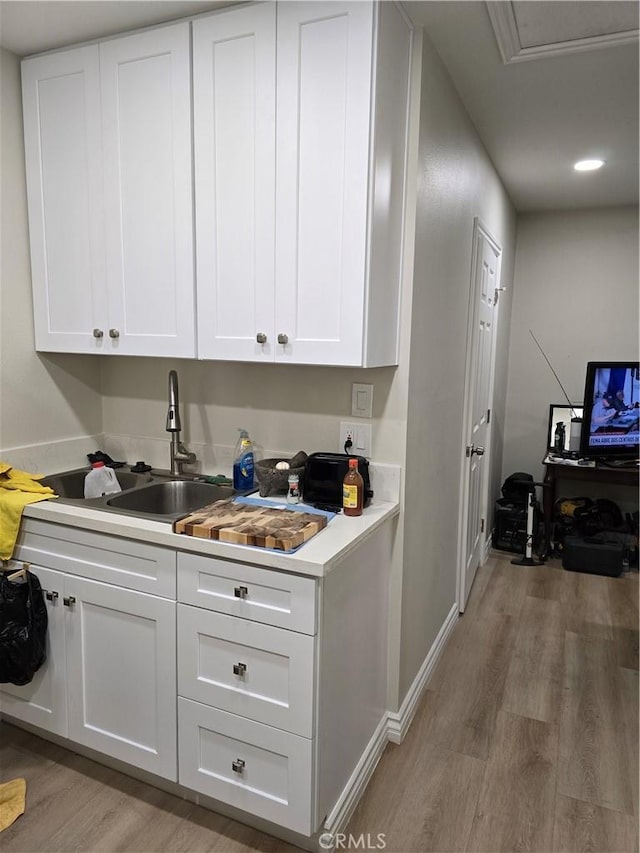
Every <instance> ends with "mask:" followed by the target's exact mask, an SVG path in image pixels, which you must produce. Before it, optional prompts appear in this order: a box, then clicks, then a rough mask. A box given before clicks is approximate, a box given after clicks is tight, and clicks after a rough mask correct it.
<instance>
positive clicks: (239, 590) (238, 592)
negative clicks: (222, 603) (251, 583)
mask: <svg viewBox="0 0 640 853" xmlns="http://www.w3.org/2000/svg"><path fill="white" fill-rule="evenodd" d="M233 594H234V595H235V597H236V598H246V597H247V596H248V595H249V590H248V589H247V587H246V586H237V587H236V588H235V589H234V590H233Z"/></svg>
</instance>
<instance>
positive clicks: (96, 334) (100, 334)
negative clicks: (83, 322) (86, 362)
mask: <svg viewBox="0 0 640 853" xmlns="http://www.w3.org/2000/svg"><path fill="white" fill-rule="evenodd" d="M93 337H94V338H103V337H104V332H103V331H102V329H94V330H93Z"/></svg>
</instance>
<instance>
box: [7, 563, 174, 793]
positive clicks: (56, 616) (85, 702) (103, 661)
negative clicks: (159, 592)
mask: <svg viewBox="0 0 640 853" xmlns="http://www.w3.org/2000/svg"><path fill="white" fill-rule="evenodd" d="M32 571H33V572H34V573H35V574H36V575H37V576H38V578H39V579H40V582H41V584H42V586H43V588H44V589H45V590H46V594H47V597H48V599H49V600H48V613H49V647H48V655H47V660H46V662H45V663H44V664H43V665H42V667H41V668H40V670H39V671H38V672H37V673H36V676H35V678H34V680H33V681H32V682H31V684H27V685H24V686H22V687H16V686H14V685H9V684H5V685H2V692H1V693H0V709H1V710H2V713H3V714H7V715H8V716H11V717H15V718H16V719H18V720H23V721H24V722H28V723H31V724H33V725H36V726H40V727H42V728H43V729H45V730H47V731H50V732H54V733H55V734H58V735H62V736H64V737H68V738H69V740H71V741H74V742H75V743H79V744H83V745H84V746H87V747H90V748H92V749H95V750H97V751H98V752H102V753H105V754H107V755H109V756H111V757H113V758H117V759H120V760H121V761H125V762H127V763H128V764H132V765H133V766H135V767H140V768H142V769H143V770H148V771H149V772H152V773H156V774H157V775H158V776H162V777H163V778H165V779H171V780H174V781H175V780H176V778H177V743H176V700H175V697H176V687H175V685H176V669H175V623H176V619H175V602H173V601H168V600H167V599H163V598H159V597H157V596H153V595H148V594H146V593H142V592H135V591H133V590H130V589H122V588H120V587H116V586H110V585H109V584H105V583H100V582H97V581H92V580H87V579H85V578H80V577H76V576H73V575H68V574H65V573H63V572H58V571H52V570H50V569H46V568H44V567H40V566H32Z"/></svg>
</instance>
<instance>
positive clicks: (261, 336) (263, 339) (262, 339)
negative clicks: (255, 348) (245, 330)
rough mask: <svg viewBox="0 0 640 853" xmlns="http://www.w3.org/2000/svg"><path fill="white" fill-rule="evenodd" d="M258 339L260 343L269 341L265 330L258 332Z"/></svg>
mask: <svg viewBox="0 0 640 853" xmlns="http://www.w3.org/2000/svg"><path fill="white" fill-rule="evenodd" d="M256 341H257V342H258V343H259V344H266V342H267V336H266V335H265V333H264V332H258V334H257V335H256Z"/></svg>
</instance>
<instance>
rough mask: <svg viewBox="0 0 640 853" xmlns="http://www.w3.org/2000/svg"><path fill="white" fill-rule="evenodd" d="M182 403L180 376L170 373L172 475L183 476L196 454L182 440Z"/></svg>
mask: <svg viewBox="0 0 640 853" xmlns="http://www.w3.org/2000/svg"><path fill="white" fill-rule="evenodd" d="M180 428H181V427H180V403H179V400H178V374H177V373H176V371H175V370H170V371H169V410H168V412H167V432H170V433H171V473H172V474H173V475H174V476H179V475H180V474H182V466H183V465H185V464H186V465H193V464H194V463H195V462H196V460H197V457H196V454H195V453H191V452H190V451H189V450H187V448H186V447H185V446H184V444H183V443H182V441H181V440H180Z"/></svg>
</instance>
